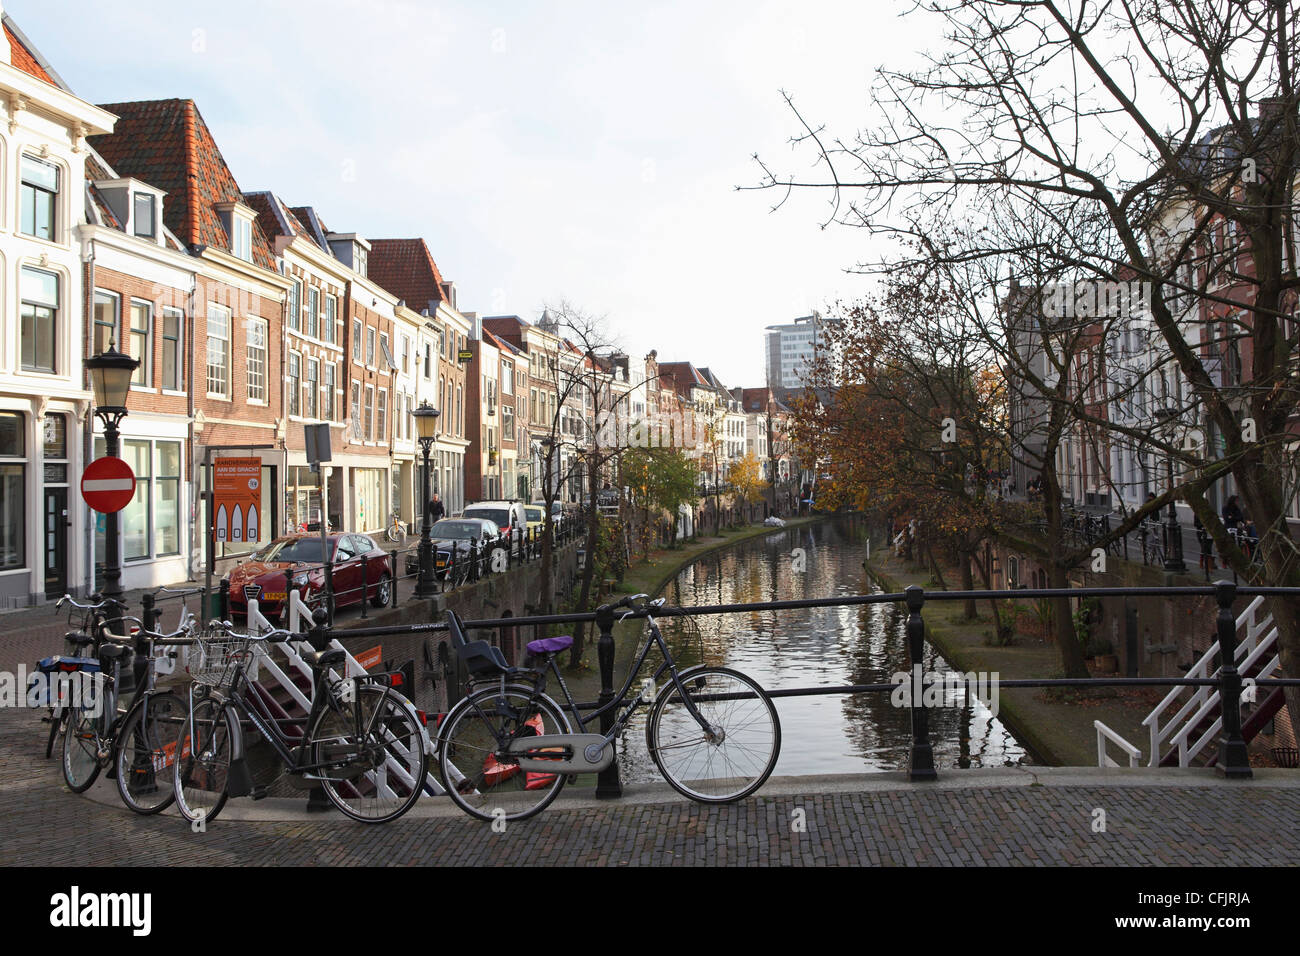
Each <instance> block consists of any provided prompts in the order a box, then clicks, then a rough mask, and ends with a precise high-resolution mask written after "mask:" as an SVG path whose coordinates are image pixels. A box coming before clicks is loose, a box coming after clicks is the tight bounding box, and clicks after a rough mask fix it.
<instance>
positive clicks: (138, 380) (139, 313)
mask: <svg viewBox="0 0 1300 956" xmlns="http://www.w3.org/2000/svg"><path fill="white" fill-rule="evenodd" d="M152 337H153V306H152V305H150V304H149V303H148V302H137V301H136V300H134V299H133V300H131V341H130V344H129V346H128V348H129V352H128V354H129V355H130V356H131V357H132V358H133V359H138V360H139V362H140V364H139V365H137V366H136V367H135V374H133V375H132V376H131V384H132V385H143V386H146V387H147V386H148V385H149V384H150V383H151V382H152V380H153V379H152V376H151V375H150V365H151V364H152V362H151V361H150V360H151V359H152V358H153V349H152V348H151V347H150V344H151V339H152Z"/></svg>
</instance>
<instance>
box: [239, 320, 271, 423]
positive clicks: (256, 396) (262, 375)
mask: <svg viewBox="0 0 1300 956" xmlns="http://www.w3.org/2000/svg"><path fill="white" fill-rule="evenodd" d="M255 330H256V332H257V333H258V334H257V335H256V336H255V335H254V331H255ZM270 340H271V330H270V327H269V325H268V323H267V321H266V320H265V319H249V320H248V321H247V322H246V323H245V324H244V395H245V397H246V398H247V400H248V402H249V403H251V404H254V405H267V404H269V403H270V401H271V399H270V389H269V388H268V387H267V386H268V383H269V381H270V378H269V376H270V367H271V365H270ZM255 342H256V344H255ZM254 352H258V353H260V354H259V356H258V358H257V360H256V361H257V365H258V368H257V373H256V374H257V376H258V382H257V388H256V390H254V383H253V375H254V370H253V367H254V359H253V353H254Z"/></svg>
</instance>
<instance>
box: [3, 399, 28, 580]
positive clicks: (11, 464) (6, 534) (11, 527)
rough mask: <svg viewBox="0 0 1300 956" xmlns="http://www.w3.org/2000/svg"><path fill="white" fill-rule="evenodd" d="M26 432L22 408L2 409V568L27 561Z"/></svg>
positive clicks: (15, 565)
mask: <svg viewBox="0 0 1300 956" xmlns="http://www.w3.org/2000/svg"><path fill="white" fill-rule="evenodd" d="M26 434H27V424H26V419H25V418H24V416H23V415H22V414H21V413H20V412H0V571H9V570H12V569H13V568H21V567H25V566H26V564H27V500H26V487H27V482H26V474H27V461H26V458H27V448H26V445H27V443H26V441H25V440H24V438H25V436H26Z"/></svg>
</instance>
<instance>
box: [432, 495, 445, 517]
mask: <svg viewBox="0 0 1300 956" xmlns="http://www.w3.org/2000/svg"><path fill="white" fill-rule="evenodd" d="M446 513H447V509H446V508H444V507H443V506H442V499H441V498H439V497H438V495H437V493H436V492H435V494H434V496H433V501H432V502H430V503H429V517H430V518H432V519H433V520H434V521H437V520H438V519H439V518H441V517H442V516H443V515H445V514H446Z"/></svg>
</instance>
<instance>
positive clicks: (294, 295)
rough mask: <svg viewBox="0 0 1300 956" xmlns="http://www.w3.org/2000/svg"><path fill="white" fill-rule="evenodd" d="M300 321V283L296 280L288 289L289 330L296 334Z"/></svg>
mask: <svg viewBox="0 0 1300 956" xmlns="http://www.w3.org/2000/svg"><path fill="white" fill-rule="evenodd" d="M301 321H302V283H301V282H300V281H298V280H297V279H294V280H293V286H292V287H291V288H290V289H289V328H291V329H293V330H294V331H295V332H297V331H298V328H299V323H300V322H301Z"/></svg>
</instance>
